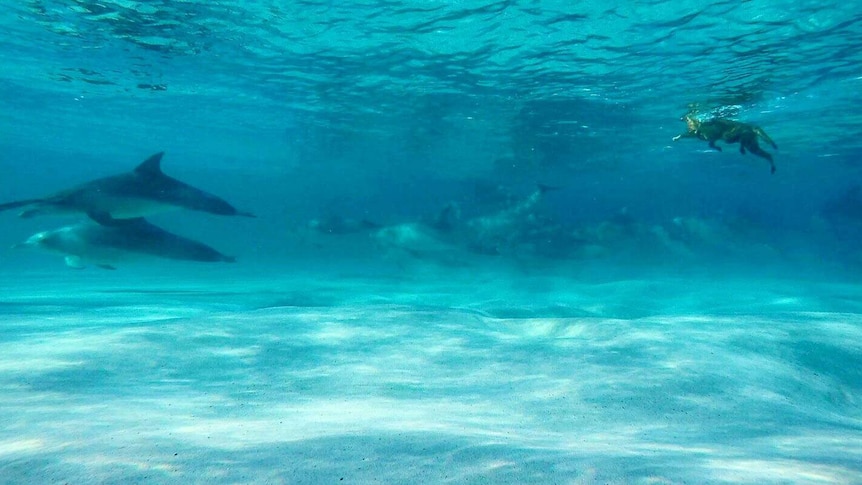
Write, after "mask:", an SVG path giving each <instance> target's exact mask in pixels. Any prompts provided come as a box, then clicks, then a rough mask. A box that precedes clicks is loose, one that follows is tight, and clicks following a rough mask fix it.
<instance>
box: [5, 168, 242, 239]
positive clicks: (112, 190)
mask: <svg viewBox="0 0 862 485" xmlns="http://www.w3.org/2000/svg"><path fill="white" fill-rule="evenodd" d="M162 155H164V152H160V153H156V154H155V155H153V156H151V157H150V158H148V159H146V160H145V161H144V162H143V163H141V164H140V165H138V166H137V167H136V168H135V169H134V170H133V171H132V172H128V173H123V174H119V175H114V176H111V177H105V178H101V179H97V180H93V181H92V182H87V183H84V184H82V185H79V186H77V187H73V188H71V189H69V190H64V191H62V192H58V193H56V194H54V195H50V196H48V197H45V198H41V199H28V200H20V201H16V202H8V203H6V204H0V211H4V210H8V209H14V208H17V207H24V208H25V210H24V211H23V212H21V214H20V215H21V217H33V216H37V215H43V214H73V213H84V214H87V215H88V216H89V217H90V218H91V219H93V220H94V221H96V222H99V223H100V224H108V225H110V224H111V223H112V222H113V221H114V220H116V219H134V218H138V217H146V216H149V215H152V214H157V213H160V212H166V211H169V210H173V209H180V208H183V209H190V210H196V211H202V212H209V213H210V214H218V215H225V216H244V217H254V215H253V214H251V213H249V212H241V211H238V210H237V209H236V208H234V207H233V206H232V205H230V204H229V203H227V201H225V200H224V199H221V198H219V197H217V196H215V195H213V194H210V193H207V192H204V191H203V190H200V189H197V188H195V187H192V186H191V185H188V184H186V183H183V182H180V181H179V180H177V179H174V178H171V177H168V176H167V175H165V174H164V173H163V172H162V168H161V161H162Z"/></svg>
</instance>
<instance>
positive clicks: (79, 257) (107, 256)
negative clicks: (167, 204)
mask: <svg viewBox="0 0 862 485" xmlns="http://www.w3.org/2000/svg"><path fill="white" fill-rule="evenodd" d="M15 247H33V248H38V249H43V250H47V251H54V252H58V253H61V254H64V255H66V264H67V265H69V266H71V267H73V268H83V267H84V264H85V263H91V264H95V265H96V266H99V267H101V268H105V269H114V266H113V265H114V264H116V263H118V262H122V261H127V260H131V259H135V257H136V256H137V257H141V256H153V257H157V258H166V259H179V260H185V261H200V262H227V263H233V262H234V261H235V259H234V258H232V257H230V256H225V255H224V254H222V253H220V252H218V251H216V250H215V249H213V248H211V247H209V246H207V245H206V244H203V243H200V242H197V241H193V240H191V239H188V238H185V237H182V236H178V235H176V234H173V233H170V232H168V231H165V230H164V229H161V228H159V227H157V226H154V225H153V224H150V223H149V222H147V221H146V220H145V219H142V218H138V219H128V220H124V221H118V222H115V223H114V224H111V225H101V224H95V223H93V222H83V223H80V224H75V225H72V226H66V227H61V228H59V229H54V230H51V231H44V232H40V233H37V234H34V235H33V236H31V237H30V238H29V239H27V241H25V242H23V243H21V244H17V245H16V246H15Z"/></svg>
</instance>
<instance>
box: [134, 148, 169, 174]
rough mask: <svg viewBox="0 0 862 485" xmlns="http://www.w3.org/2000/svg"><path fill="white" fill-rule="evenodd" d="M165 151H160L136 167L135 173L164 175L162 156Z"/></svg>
mask: <svg viewBox="0 0 862 485" xmlns="http://www.w3.org/2000/svg"><path fill="white" fill-rule="evenodd" d="M164 154H165V152H159V153H156V154H155V155H153V156H151V157H150V158H148V159H146V160H144V161H143V162H142V163H141V164H140V165H138V166H137V167H135V173H136V174H139V175H162V156H163V155H164Z"/></svg>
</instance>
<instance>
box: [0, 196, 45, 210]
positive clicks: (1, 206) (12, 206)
mask: <svg viewBox="0 0 862 485" xmlns="http://www.w3.org/2000/svg"><path fill="white" fill-rule="evenodd" d="M42 202H45V199H27V200H16V201H15V202H7V203H5V204H0V212H3V211H7V210H10V209H17V208H18V207H25V206H28V205H34V204H41V203H42Z"/></svg>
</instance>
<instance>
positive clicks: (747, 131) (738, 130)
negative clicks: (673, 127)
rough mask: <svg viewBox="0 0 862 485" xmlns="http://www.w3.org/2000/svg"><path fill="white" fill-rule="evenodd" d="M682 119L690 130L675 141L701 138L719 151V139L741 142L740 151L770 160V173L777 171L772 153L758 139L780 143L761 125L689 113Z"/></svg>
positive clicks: (774, 146)
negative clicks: (701, 117)
mask: <svg viewBox="0 0 862 485" xmlns="http://www.w3.org/2000/svg"><path fill="white" fill-rule="evenodd" d="M680 120H681V121H685V124H686V126H687V127H688V130H687V131H686V132H685V133H681V134H679V135H677V136H675V137H673V141H677V140H679V139H680V138H700V139H701V140H705V141H707V142H709V146H710V148H715V149H716V150H718V151H721V147H720V146H717V145H716V144H715V142H716V141H718V140H722V141H724V142H725V143H739V145H740V146H739V153H742V154H743V155H745V151H746V150H748V151H750V152H751V153H753V154H755V155H757V156H758V157H761V158H765V159H766V160H768V161H769V167H770V173H773V174H774V173H775V163H774V162H773V161H772V155H771V154H770V153H769V152H767V151H765V150H764V149H762V148H760V145H759V144H758V143H757V139H758V137H759V138H763V140H764V141H766V142H767V143H769V144H770V145H772V148H775V149H778V145H776V144H775V142H774V141H772V138H769V135H767V134H766V132H765V131H763V129H762V128H760V127H759V126H755V125H751V124H748V123H742V122H740V121H733V120H728V119H724V118H713V119H711V120H707V121H700V120H698V119H697V118H695V117H694V115H692V114H687V115H685V116H683V117H682V118H680Z"/></svg>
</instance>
